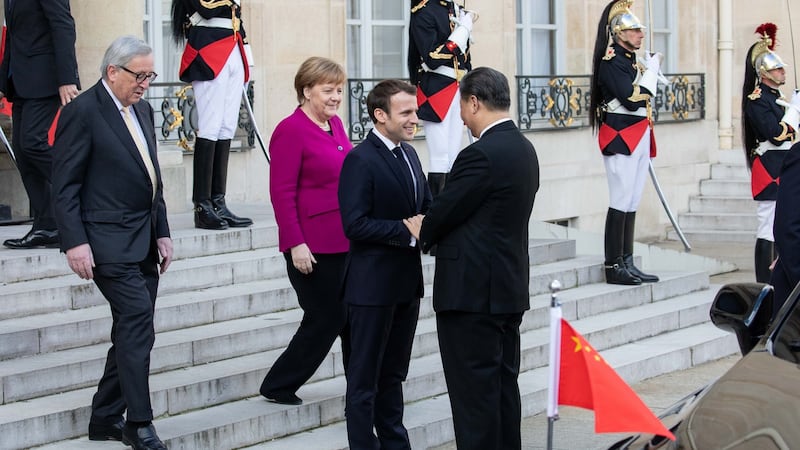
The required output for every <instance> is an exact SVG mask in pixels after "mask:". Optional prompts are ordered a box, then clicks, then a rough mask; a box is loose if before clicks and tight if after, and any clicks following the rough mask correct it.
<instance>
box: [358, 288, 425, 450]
mask: <svg viewBox="0 0 800 450" xmlns="http://www.w3.org/2000/svg"><path fill="white" fill-rule="evenodd" d="M347 314H348V318H347V320H348V323H349V324H350V339H351V341H350V342H351V351H352V354H351V356H350V361H349V366H348V369H347V374H346V375H347V395H346V400H345V417H346V418H347V440H348V442H349V445H350V448H351V449H352V450H367V449H368V450H378V449H381V450H398V449H403V450H408V449H410V448H411V444H410V442H409V440H408V431H407V430H406V428H405V426H404V425H403V410H404V404H403V384H402V383H403V381H404V380H405V379H406V376H407V375H408V364H409V362H410V361H411V345H412V344H413V342H414V332H415V331H416V329H417V318H418V317H419V299H414V300H412V301H411V302H408V303H400V304H397V305H391V306H359V305H348V310H347ZM373 427H374V428H375V432H377V434H378V435H377V437H376V436H375V433H374V432H373V431H372V430H373Z"/></svg>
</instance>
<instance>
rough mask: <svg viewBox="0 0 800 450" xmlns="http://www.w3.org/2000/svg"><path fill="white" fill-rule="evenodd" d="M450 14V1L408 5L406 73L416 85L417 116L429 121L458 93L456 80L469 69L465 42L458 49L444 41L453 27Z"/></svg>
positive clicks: (440, 116) (442, 114)
mask: <svg viewBox="0 0 800 450" xmlns="http://www.w3.org/2000/svg"><path fill="white" fill-rule="evenodd" d="M451 16H455V10H454V6H453V3H452V2H447V1H443V0H422V1H420V2H418V3H417V4H416V6H414V7H412V8H411V23H410V26H409V31H408V35H409V36H408V37H409V39H408V42H409V45H408V73H409V74H410V76H411V84H414V85H417V105H418V106H419V111H418V112H417V115H418V116H419V118H420V119H422V120H427V121H430V122H441V121H442V120H443V119H444V117H445V116H446V115H447V111H448V110H449V109H450V104H451V103H452V101H453V97H454V96H455V95H456V94H457V93H458V80H459V79H460V78H461V75H463V74H464V73H466V72H468V71H469V70H471V69H472V64H471V62H470V52H469V45H467V50H466V51H464V52H462V51H461V49H460V48H459V47H458V46H457V45H455V44H454V43H453V42H451V41H448V38H449V37H450V33H452V32H453V29H454V28H455V25H454V24H453V23H452V22H450V17H451ZM423 64H424V66H423Z"/></svg>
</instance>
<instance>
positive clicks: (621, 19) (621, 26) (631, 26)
mask: <svg viewBox="0 0 800 450" xmlns="http://www.w3.org/2000/svg"><path fill="white" fill-rule="evenodd" d="M631 6H633V0H619V1H617V2H616V3H614V6H612V7H611V10H610V11H609V12H608V28H609V31H610V32H611V34H617V33H618V32H620V31H625V30H643V29H645V26H644V25H642V21H641V20H639V18H638V17H636V15H635V14H633V13H632V12H631Z"/></svg>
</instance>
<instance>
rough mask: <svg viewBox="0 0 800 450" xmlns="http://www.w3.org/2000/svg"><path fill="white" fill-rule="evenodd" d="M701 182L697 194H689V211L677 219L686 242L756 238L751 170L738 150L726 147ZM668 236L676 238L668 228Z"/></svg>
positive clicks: (737, 240)
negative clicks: (709, 175) (706, 177)
mask: <svg viewBox="0 0 800 450" xmlns="http://www.w3.org/2000/svg"><path fill="white" fill-rule="evenodd" d="M719 154H720V161H719V162H718V163H716V164H713V165H712V166H711V178H709V179H707V180H702V181H701V182H700V195H697V196H692V197H690V198H689V212H687V213H684V214H678V223H679V224H680V226H681V229H682V230H683V233H684V235H686V238H687V239H688V240H689V242H694V241H701V242H718V241H735V242H755V239H756V229H757V228H758V220H757V218H756V202H754V201H753V197H752V194H751V192H750V173H749V172H748V170H747V166H746V165H745V162H744V155H742V152H741V151H740V150H725V151H721V152H720V153H719ZM667 238H668V239H671V240H677V239H678V237H677V234H676V233H675V232H674V231H672V230H670V231H669V232H668V233H667Z"/></svg>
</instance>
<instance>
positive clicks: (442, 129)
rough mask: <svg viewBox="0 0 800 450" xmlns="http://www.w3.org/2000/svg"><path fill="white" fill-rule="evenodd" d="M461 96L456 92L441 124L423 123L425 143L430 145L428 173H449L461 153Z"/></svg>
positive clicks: (462, 131)
mask: <svg viewBox="0 0 800 450" xmlns="http://www.w3.org/2000/svg"><path fill="white" fill-rule="evenodd" d="M460 99H461V95H459V93H458V92H456V95H455V96H453V101H452V102H451V103H450V109H449V110H448V111H447V114H446V115H445V116H444V120H442V121H441V122H429V121H427V120H424V121H423V126H424V127H425V142H427V143H428V155H429V157H430V163H431V164H430V166H429V167H428V172H433V173H449V172H450V168H451V167H453V162H454V161H455V160H456V156H458V152H460V151H461V149H462V146H461V140H462V137H463V136H464V122H462V121H461V103H460Z"/></svg>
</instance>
